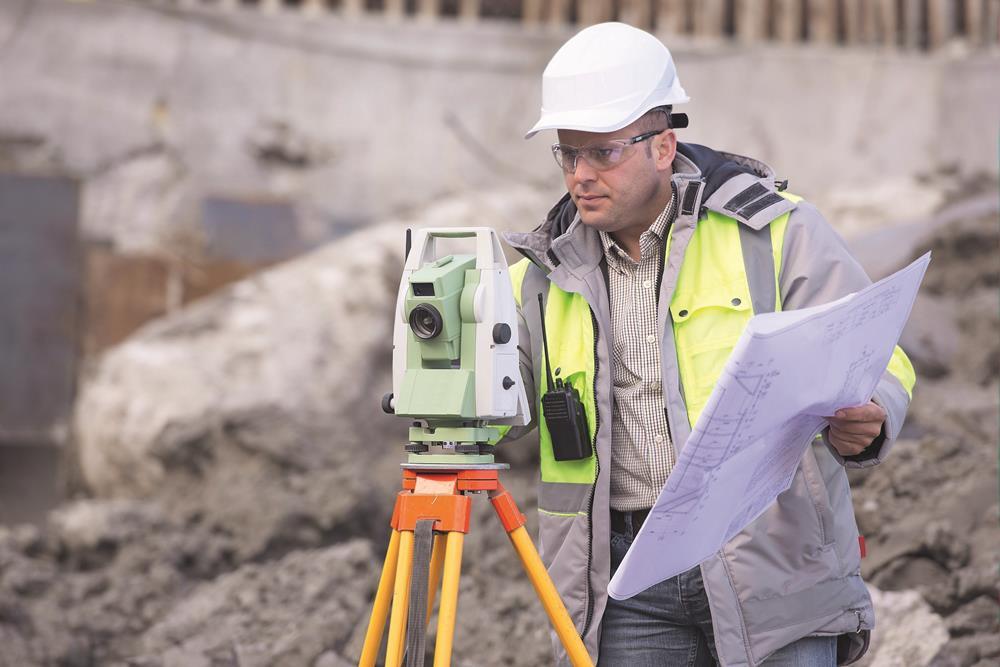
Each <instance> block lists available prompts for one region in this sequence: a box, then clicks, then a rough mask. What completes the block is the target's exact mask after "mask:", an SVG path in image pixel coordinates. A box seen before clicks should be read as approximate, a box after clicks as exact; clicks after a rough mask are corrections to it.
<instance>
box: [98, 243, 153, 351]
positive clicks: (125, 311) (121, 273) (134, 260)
mask: <svg viewBox="0 0 1000 667" xmlns="http://www.w3.org/2000/svg"><path fill="white" fill-rule="evenodd" d="M169 273H170V272H169V267H168V266H167V263H166V262H165V261H164V260H162V259H160V258H158V257H150V256H143V255H131V256H129V255H119V254H115V253H114V251H113V250H112V249H111V248H110V247H107V246H104V245H100V244H91V245H90V246H88V248H87V279H86V295H85V303H86V310H87V331H86V335H85V336H84V339H83V351H84V356H85V357H87V358H93V357H94V356H96V355H97V354H99V353H100V352H103V351H104V350H106V349H107V348H109V347H111V346H113V345H117V344H118V343H120V342H121V341H123V340H125V339H126V338H128V336H129V335H130V334H131V333H132V332H134V331H135V330H136V329H138V328H139V327H140V326H142V325H143V324H145V323H146V322H148V321H149V320H151V319H153V318H156V317H160V316H162V315H164V314H165V313H166V312H167V310H168V305H169V304H168V303H167V291H168V283H169Z"/></svg>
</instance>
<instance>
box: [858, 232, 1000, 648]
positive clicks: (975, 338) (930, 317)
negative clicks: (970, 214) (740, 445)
mask: <svg viewBox="0 0 1000 667" xmlns="http://www.w3.org/2000/svg"><path fill="white" fill-rule="evenodd" d="M998 249H1000V226H998V224H997V219H996V215H995V213H994V214H990V215H984V216H979V217H976V218H969V219H964V220H960V221H956V222H955V223H953V224H949V225H946V226H942V227H940V228H938V229H937V230H936V231H935V232H934V234H933V235H932V236H931V237H930V238H928V239H926V240H925V242H924V243H922V244H920V245H919V246H918V247H917V248H916V249H915V252H914V257H916V256H918V255H920V254H922V253H923V252H925V251H927V250H930V251H932V253H933V256H932V260H931V264H930V267H929V268H928V271H927V276H926V278H925V279H924V284H923V286H922V289H921V294H920V296H919V297H918V301H917V304H916V305H915V308H914V313H913V316H912V317H911V320H910V324H909V325H908V327H907V331H906V333H905V334H904V338H903V346H904V348H906V349H907V351H908V352H910V353H911V358H912V360H913V362H914V366H915V367H916V370H917V378H918V381H917V387H916V390H915V392H914V396H913V403H912V405H911V408H910V413H909V416H908V417H907V423H906V425H905V426H904V437H903V438H902V439H901V440H900V441H899V442H898V443H897V444H896V447H895V449H894V450H893V453H892V455H891V456H890V458H889V460H888V461H887V462H886V463H885V465H882V466H879V467H877V468H874V469H870V470H864V471H851V473H850V475H851V480H852V484H853V487H854V499H855V507H856V509H857V513H858V522H859V525H860V528H861V532H862V533H863V534H864V535H865V536H866V538H867V541H868V545H869V556H868V558H866V559H865V560H864V561H863V566H862V570H863V574H864V575H865V576H866V579H868V580H869V581H871V582H872V583H874V584H875V585H877V586H879V587H880V588H883V589H886V590H890V591H896V590H904V589H916V590H918V591H920V593H921V594H922V595H923V596H924V598H925V599H926V600H927V601H928V602H929V603H930V605H931V607H932V608H933V610H934V611H935V612H937V613H938V614H941V615H942V616H943V617H944V618H945V622H946V624H947V627H948V630H949V632H950V635H951V641H950V642H949V643H948V644H947V645H945V647H944V648H943V649H942V650H941V652H940V653H939V654H938V656H937V657H936V658H935V660H934V662H933V663H932V664H936V665H942V666H944V665H948V666H951V665H961V666H962V667H966V666H968V665H973V664H976V663H977V662H982V663H983V664H986V663H989V664H996V661H998V660H1000V637H998V632H1000V624H998V614H1000V604H998V592H1000V589H998V579H997V573H998V567H1000V551H998V550H997V545H998V544H1000V514H998V490H997V442H1000V433H998V418H1000V414H998V413H1000V410H998V396H1000V337H998V335H997V331H1000V312H998V308H997V290H998V287H1000V253H998Z"/></svg>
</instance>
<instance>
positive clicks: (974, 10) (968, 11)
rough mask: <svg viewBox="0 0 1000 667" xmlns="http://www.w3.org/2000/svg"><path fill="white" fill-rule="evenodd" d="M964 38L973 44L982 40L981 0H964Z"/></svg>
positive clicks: (975, 44)
mask: <svg viewBox="0 0 1000 667" xmlns="http://www.w3.org/2000/svg"><path fill="white" fill-rule="evenodd" d="M965 38H966V39H967V40H969V43H970V44H972V45H973V46H978V45H979V44H981V43H982V41H983V0H965Z"/></svg>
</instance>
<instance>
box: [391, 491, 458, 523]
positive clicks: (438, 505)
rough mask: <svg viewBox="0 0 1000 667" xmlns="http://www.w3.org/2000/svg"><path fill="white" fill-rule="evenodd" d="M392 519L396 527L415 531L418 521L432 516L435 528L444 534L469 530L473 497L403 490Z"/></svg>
mask: <svg viewBox="0 0 1000 667" xmlns="http://www.w3.org/2000/svg"><path fill="white" fill-rule="evenodd" d="M397 498H398V500H397V504H396V512H394V515H393V518H394V520H395V523H394V524H393V528H395V529H396V530H410V531H412V530H414V529H415V528H416V526H417V521H420V520H426V519H433V520H434V530H436V531H438V532H443V533H450V532H459V533H467V532H469V517H470V516H471V509H472V498H469V497H468V496H459V495H455V496H432V495H424V494H419V493H406V492H404V493H401V494H399V496H397Z"/></svg>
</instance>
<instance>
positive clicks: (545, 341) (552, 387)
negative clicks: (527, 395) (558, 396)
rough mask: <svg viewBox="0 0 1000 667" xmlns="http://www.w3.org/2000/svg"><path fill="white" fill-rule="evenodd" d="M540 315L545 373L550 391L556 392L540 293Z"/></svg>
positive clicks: (539, 294) (540, 294)
mask: <svg viewBox="0 0 1000 667" xmlns="http://www.w3.org/2000/svg"><path fill="white" fill-rule="evenodd" d="M538 314H539V316H540V317H541V318H542V349H543V350H545V371H546V373H547V374H548V380H549V391H555V383H554V382H553V381H552V362H551V361H549V337H548V336H547V335H546V334H545V307H544V306H543V305H542V293H541V292H539V293H538Z"/></svg>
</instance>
